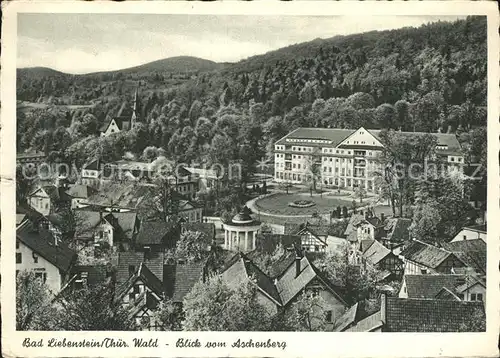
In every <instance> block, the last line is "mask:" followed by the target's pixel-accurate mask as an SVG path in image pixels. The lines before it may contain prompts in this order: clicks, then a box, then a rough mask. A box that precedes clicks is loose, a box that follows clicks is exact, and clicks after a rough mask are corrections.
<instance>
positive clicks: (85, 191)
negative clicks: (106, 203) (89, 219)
mask: <svg viewBox="0 0 500 358" xmlns="http://www.w3.org/2000/svg"><path fill="white" fill-rule="evenodd" d="M66 193H67V194H68V195H69V196H71V197H73V198H83V199H87V198H88V197H90V196H92V195H94V194H95V193H97V190H96V189H94V188H92V187H90V186H88V185H82V184H73V185H71V186H70V187H69V189H68V190H67V191H66Z"/></svg>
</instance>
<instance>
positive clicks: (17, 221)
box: [16, 214, 26, 226]
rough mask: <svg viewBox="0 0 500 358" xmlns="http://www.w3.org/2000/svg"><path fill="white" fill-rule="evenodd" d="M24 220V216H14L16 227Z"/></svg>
mask: <svg viewBox="0 0 500 358" xmlns="http://www.w3.org/2000/svg"><path fill="white" fill-rule="evenodd" d="M24 219H26V214H16V226H17V225H19V224H20V223H22V222H23V221H24Z"/></svg>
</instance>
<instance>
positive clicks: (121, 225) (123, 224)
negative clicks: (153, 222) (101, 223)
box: [104, 212, 137, 240]
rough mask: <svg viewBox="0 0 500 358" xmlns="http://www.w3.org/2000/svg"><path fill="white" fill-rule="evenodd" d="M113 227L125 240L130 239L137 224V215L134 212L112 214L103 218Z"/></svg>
mask: <svg viewBox="0 0 500 358" xmlns="http://www.w3.org/2000/svg"><path fill="white" fill-rule="evenodd" d="M104 219H106V221H108V222H109V223H110V224H111V225H113V227H114V228H115V229H116V230H118V231H119V232H120V234H121V235H123V236H124V237H125V238H127V239H129V240H130V239H132V238H133V235H134V228H135V226H136V224H137V214H136V213H134V212H123V213H120V212H113V213H108V214H107V215H105V216H104Z"/></svg>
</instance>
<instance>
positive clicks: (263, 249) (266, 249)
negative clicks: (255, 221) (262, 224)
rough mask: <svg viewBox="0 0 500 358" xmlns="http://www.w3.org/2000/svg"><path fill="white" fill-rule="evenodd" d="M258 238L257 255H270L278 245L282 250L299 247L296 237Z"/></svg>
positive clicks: (278, 235)
mask: <svg viewBox="0 0 500 358" xmlns="http://www.w3.org/2000/svg"><path fill="white" fill-rule="evenodd" d="M260 238H261V240H258V241H257V251H258V253H267V254H272V253H273V252H274V250H276V247H277V246H278V245H280V244H281V246H282V247H283V248H289V247H300V244H301V240H300V236H298V235H284V234H262V235H261V237H260Z"/></svg>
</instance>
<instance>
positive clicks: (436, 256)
mask: <svg viewBox="0 0 500 358" xmlns="http://www.w3.org/2000/svg"><path fill="white" fill-rule="evenodd" d="M400 257H401V258H402V260H403V263H404V266H405V270H404V272H405V275H406V274H433V275H438V274H449V273H452V270H453V269H456V268H460V267H465V266H466V264H465V263H464V261H463V260H462V258H459V257H458V256H457V255H456V254H455V253H452V252H450V251H448V250H445V249H443V248H439V247H436V246H433V245H430V244H427V243H425V242H422V241H419V240H413V241H412V242H411V243H410V244H409V245H408V246H407V247H406V248H405V249H404V250H403V251H402V252H401V253H400Z"/></svg>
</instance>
